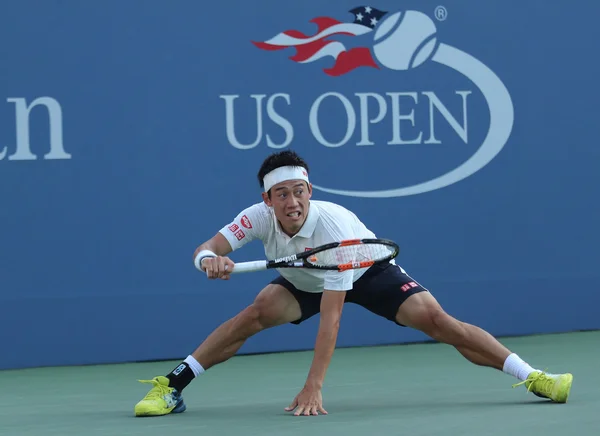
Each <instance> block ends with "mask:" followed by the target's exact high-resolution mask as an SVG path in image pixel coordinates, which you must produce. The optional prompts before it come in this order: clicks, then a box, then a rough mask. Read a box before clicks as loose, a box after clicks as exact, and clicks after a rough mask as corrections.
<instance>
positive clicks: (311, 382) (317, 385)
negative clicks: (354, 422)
mask: <svg viewBox="0 0 600 436" xmlns="http://www.w3.org/2000/svg"><path fill="white" fill-rule="evenodd" d="M345 298H346V291H329V290H325V291H323V296H322V297H321V316H320V318H321V321H320V323H319V331H318V333H317V340H316V342H315V353H314V357H313V362H312V365H311V367H310V371H309V373H308V377H307V379H306V383H305V385H304V388H303V389H302V391H300V393H299V394H298V395H296V398H294V401H292V404H290V405H289V406H288V407H286V408H285V410H287V411H292V410H295V412H294V415H318V414H319V413H324V414H327V411H326V410H325V409H324V408H323V399H322V395H321V389H322V387H323V381H324V380H325V373H326V372H327V368H328V367H329V362H331V356H333V351H334V350H335V344H336V341H337V335H338V331H339V328H340V319H341V317H342V308H343V307H344V299H345Z"/></svg>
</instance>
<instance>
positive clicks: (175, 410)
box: [135, 401, 187, 418]
mask: <svg viewBox="0 0 600 436" xmlns="http://www.w3.org/2000/svg"><path fill="white" fill-rule="evenodd" d="M186 409H187V407H186V405H185V403H184V402H183V401H182V402H180V403H179V404H177V405H176V406H175V407H174V408H173V410H171V411H170V412H163V411H162V410H161V411H153V410H148V411H145V412H135V416H137V417H140V418H142V417H149V416H165V415H170V414H172V413H183V412H185V410H186Z"/></svg>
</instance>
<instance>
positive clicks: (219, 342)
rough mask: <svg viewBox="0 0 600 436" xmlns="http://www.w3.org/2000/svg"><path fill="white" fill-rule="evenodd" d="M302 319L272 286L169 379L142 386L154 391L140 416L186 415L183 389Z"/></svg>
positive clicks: (290, 299)
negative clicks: (262, 335)
mask: <svg viewBox="0 0 600 436" xmlns="http://www.w3.org/2000/svg"><path fill="white" fill-rule="evenodd" d="M301 316H302V313H301V310H300V305H299V303H298V300H297V299H296V298H295V297H294V296H293V295H292V293H291V292H290V291H288V290H287V289H286V288H285V287H283V286H282V285H280V284H277V283H271V284H269V285H268V286H267V287H266V288H264V289H263V290H262V291H261V292H260V293H259V294H258V296H257V297H256V299H255V300H254V302H253V303H252V304H251V305H250V306H248V307H247V308H245V309H244V310H242V311H241V312H240V313H239V314H238V315H236V316H235V317H233V318H232V319H230V320H228V321H226V322H225V323H223V324H222V325H220V326H219V327H218V328H217V329H215V330H214V331H213V332H212V333H211V334H210V335H209V336H208V337H207V338H206V339H205V340H204V342H203V343H202V344H201V345H200V346H199V347H198V348H197V349H196V350H195V351H194V352H193V353H192V354H191V355H190V356H188V357H187V358H186V359H185V360H184V361H183V362H181V363H180V364H179V365H177V366H176V367H175V368H174V369H173V370H172V371H171V372H170V373H169V374H167V375H166V376H159V377H155V378H154V379H152V380H144V381H142V382H145V383H151V384H152V385H153V388H152V389H151V390H150V392H148V394H147V395H146V397H144V399H142V400H141V401H140V402H138V403H137V404H136V406H135V415H136V416H157V415H166V414H168V413H179V412H183V411H185V407H186V406H185V403H184V402H183V398H182V396H181V392H182V391H183V389H184V388H185V387H186V386H187V385H188V384H189V383H190V382H191V381H192V380H193V379H194V378H195V377H196V376H198V375H199V374H201V373H202V372H204V371H205V370H206V369H208V368H210V367H212V366H214V365H216V364H218V363H221V362H224V361H226V360H227V359H229V358H231V357H232V356H233V355H235V353H236V352H237V351H238V350H239V349H240V347H241V346H242V345H243V344H244V342H245V341H246V340H247V339H248V338H250V337H251V336H253V335H255V334H256V333H258V332H260V331H261V330H264V329H267V328H270V327H274V326H277V325H281V324H285V323H289V322H297V321H298V320H299V319H300V318H301Z"/></svg>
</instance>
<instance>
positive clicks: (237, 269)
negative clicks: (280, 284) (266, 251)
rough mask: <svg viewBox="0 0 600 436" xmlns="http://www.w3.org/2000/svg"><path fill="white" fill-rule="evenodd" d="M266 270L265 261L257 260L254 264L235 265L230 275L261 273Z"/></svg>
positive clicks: (241, 263) (242, 263)
mask: <svg viewBox="0 0 600 436" xmlns="http://www.w3.org/2000/svg"><path fill="white" fill-rule="evenodd" d="M266 269H267V261H266V260H257V261H254V262H240V263H236V264H235V266H234V267H233V271H231V274H236V273H245V272H254V271H263V270H266Z"/></svg>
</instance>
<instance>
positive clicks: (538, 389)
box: [513, 371, 573, 403]
mask: <svg viewBox="0 0 600 436" xmlns="http://www.w3.org/2000/svg"><path fill="white" fill-rule="evenodd" d="M522 384H524V385H525V387H526V388H527V391H528V392H533V393H534V394H535V395H537V396H538V397H542V398H549V399H551V400H552V401H554V402H556V403H566V402H567V400H568V399H569V393H570V392H571V385H572V384H573V374H568V373H567V374H548V373H545V372H541V371H534V372H532V373H531V374H529V377H527V380H524V381H522V382H521V383H517V384H515V385H513V387H516V386H520V385H522Z"/></svg>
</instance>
